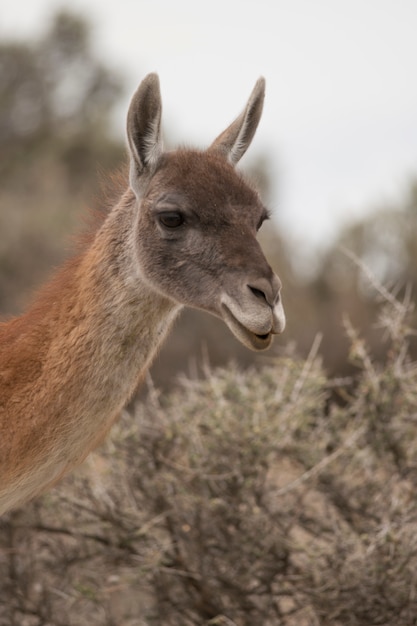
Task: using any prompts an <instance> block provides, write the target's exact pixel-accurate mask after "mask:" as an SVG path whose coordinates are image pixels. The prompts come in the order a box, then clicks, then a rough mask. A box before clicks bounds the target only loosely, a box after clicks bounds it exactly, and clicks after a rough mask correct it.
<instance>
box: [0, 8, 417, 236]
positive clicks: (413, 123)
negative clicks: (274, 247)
mask: <svg viewBox="0 0 417 626" xmlns="http://www.w3.org/2000/svg"><path fill="white" fill-rule="evenodd" d="M61 7H65V8H70V9H71V10H73V11H77V12H80V13H81V14H83V15H86V16H88V17H90V18H91V20H92V23H93V27H94V31H93V34H94V46H95V49H96V50H97V54H98V55H99V56H101V57H102V58H103V59H104V60H105V61H106V62H107V63H110V64H111V65H112V66H113V67H115V68H116V69H117V70H118V71H121V72H122V74H123V75H124V76H125V78H126V83H127V94H126V97H125V99H124V101H123V103H122V105H121V106H120V107H119V109H118V111H117V119H116V122H115V123H116V128H117V129H118V130H119V132H120V133H122V132H124V117H125V114H126V108H127V105H128V100H129V97H130V94H131V93H132V92H133V91H134V89H135V88H136V86H137V84H138V83H139V82H140V80H141V79H142V78H143V76H144V75H145V74H147V73H148V72H150V71H157V72H158V73H159V75H160V79H161V89H162V97H163V103H164V120H165V126H166V128H167V129H168V130H169V135H170V137H171V138H172V139H174V140H175V141H179V142H182V143H187V144H194V145H198V146H204V145H206V144H208V143H210V142H211V141H212V139H213V138H214V137H215V136H216V135H217V134H218V133H219V132H220V131H222V130H223V128H224V127H225V126H226V125H227V124H228V123H229V122H231V121H232V119H233V118H234V117H235V116H236V115H237V114H238V113H239V112H240V110H241V109H242V108H243V106H244V104H245V102H246V99H247V97H248V96H249V93H250V91H251V89H252V86H253V84H254V83H255V81H256V79H257V78H258V76H260V75H263V76H265V78H266V81H267V95H266V102H265V109H264V115H263V118H262V120H261V124H260V127H259V130H258V133H257V135H256V137H255V140H254V143H253V146H252V147H251V148H250V151H249V153H248V155H247V156H245V157H244V160H245V161H246V162H249V160H250V155H252V156H253V157H256V156H257V155H259V154H263V153H265V154H266V155H267V157H268V160H267V167H268V173H269V175H270V177H271V178H272V180H273V181H274V182H275V185H274V190H273V194H272V199H271V204H272V206H271V208H272V210H273V212H274V213H275V215H276V216H277V219H278V223H280V222H281V223H283V224H285V225H286V226H287V227H288V228H289V229H290V232H291V233H292V234H293V235H294V236H295V237H297V238H299V240H300V243H302V244H303V245H305V246H307V247H308V246H309V245H310V244H315V243H316V242H322V241H326V240H328V239H329V237H331V236H332V235H333V234H334V233H335V232H336V230H337V228H338V226H339V225H340V224H341V223H342V222H348V221H349V220H351V219H354V218H355V217H360V216H361V215H365V214H366V212H367V211H368V210H369V209H373V208H375V207H377V206H378V205H381V204H383V203H386V202H390V201H392V202H395V201H397V200H401V198H404V196H405V194H406V191H407V186H408V182H409V181H410V180H411V178H412V177H415V176H417V76H416V75H417V71H416V65H417V36H416V35H417V2H416V0H291V1H290V0H275V1H273V0H210V2H204V3H203V2H201V3H200V2H197V1H196V0H105V2H103V0H89V1H88V2H85V0H84V1H83V0H71V2H70V3H65V2H62V1H59V0H30V1H28V0H13V2H10V1H9V0H7V2H6V0H0V9H1V13H0V15H1V17H0V37H2V38H4V37H5V36H7V37H10V36H12V35H13V36H25V35H34V34H37V33H40V32H42V30H44V29H45V28H46V27H47V25H48V21H49V20H50V16H51V15H52V13H53V12H54V10H55V9H57V8H61ZM242 164H244V161H243V162H242Z"/></svg>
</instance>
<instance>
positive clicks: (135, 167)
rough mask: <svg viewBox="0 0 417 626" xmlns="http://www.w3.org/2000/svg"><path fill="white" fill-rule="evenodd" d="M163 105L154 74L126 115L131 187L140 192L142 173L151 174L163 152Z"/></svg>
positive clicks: (140, 87)
mask: <svg viewBox="0 0 417 626" xmlns="http://www.w3.org/2000/svg"><path fill="white" fill-rule="evenodd" d="M161 113H162V102H161V92H160V89H159V78H158V75H157V74H148V75H147V76H146V78H144V79H143V81H142V82H141V84H140V85H139V87H138V89H137V91H136V92H135V94H134V95H133V98H132V101H131V103H130V106H129V111H128V114H127V140H128V145H129V152H130V185H131V187H132V189H133V191H134V192H135V193H136V194H139V193H140V189H141V181H140V178H141V176H142V175H143V174H145V173H149V172H152V170H153V169H154V167H155V165H156V163H157V161H158V158H159V156H160V155H161V153H162V139H161Z"/></svg>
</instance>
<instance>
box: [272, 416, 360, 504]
mask: <svg viewBox="0 0 417 626" xmlns="http://www.w3.org/2000/svg"><path fill="white" fill-rule="evenodd" d="M364 432H365V427H363V426H361V427H360V428H358V429H357V430H355V431H354V432H353V433H352V434H351V436H350V437H348V439H346V441H345V442H344V443H343V444H342V445H341V446H340V447H339V448H337V450H335V451H334V452H332V453H331V454H329V455H328V456H326V457H324V459H322V460H321V461H319V462H318V463H316V465H314V466H313V467H311V468H310V469H309V470H307V471H305V472H304V473H303V474H301V476H299V477H298V478H296V479H295V480H292V481H291V482H290V483H288V484H287V485H284V486H283V487H281V488H280V489H278V490H277V491H275V495H276V496H283V495H285V494H286V493H288V492H289V491H292V490H293V489H296V488H297V487H299V486H300V485H302V484H303V483H305V482H307V480H309V479H310V478H312V477H313V476H317V475H318V474H320V472H321V471H322V470H323V469H324V468H325V467H327V466H328V465H330V464H331V463H333V461H335V460H336V459H337V458H338V457H339V456H341V455H342V454H343V453H344V452H346V451H347V450H348V449H349V448H351V447H352V446H353V444H355V443H356V442H357V441H358V439H360V437H361V436H362V435H363V433H364Z"/></svg>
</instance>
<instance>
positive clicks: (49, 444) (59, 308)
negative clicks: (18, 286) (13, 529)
mask: <svg viewBox="0 0 417 626" xmlns="http://www.w3.org/2000/svg"><path fill="white" fill-rule="evenodd" d="M136 210H137V209H136V208H135V206H134V202H133V201H132V197H131V194H129V193H127V194H125V196H124V197H123V198H122V200H121V201H120V202H119V204H118V205H117V206H116V207H115V208H114V209H113V210H112V211H111V213H110V214H109V216H108V217H107V219H106V221H105V222H104V223H103V225H102V226H101V228H100V229H99V230H98V232H97V233H96V235H95V237H94V239H93V240H92V242H91V244H90V245H89V246H88V248H87V249H86V250H85V251H84V252H83V253H82V254H81V255H80V256H79V257H78V258H77V259H76V260H73V261H72V262H71V263H69V264H68V266H67V267H66V268H65V269H64V270H63V272H61V274H59V275H58V276H57V278H55V279H54V280H53V281H52V282H51V283H50V285H49V286H47V288H46V289H44V291H43V292H42V294H41V296H40V298H39V300H38V301H37V302H36V303H35V305H34V306H33V307H32V308H31V309H30V310H29V311H28V313H26V314H25V315H24V316H22V317H21V318H18V319H17V320H14V321H12V322H10V323H8V324H4V325H2V326H1V325H0V431H1V432H2V437H1V438H0V514H1V512H2V508H3V510H5V509H6V508H9V506H10V504H12V505H13V504H15V503H18V502H19V501H21V500H23V499H25V498H26V497H27V496H28V495H29V494H30V495H34V494H35V493H36V492H39V491H41V490H42V489H43V488H45V487H47V486H48V485H49V484H51V483H53V482H55V481H56V480H57V479H58V478H59V477H60V476H61V475H62V474H64V473H65V472H66V471H67V470H68V469H69V468H70V467H72V466H74V465H76V464H78V463H79V462H80V461H81V460H82V459H83V458H84V457H85V456H86V454H87V453H88V452H89V451H90V450H91V449H92V448H94V447H95V446H96V445H97V443H99V441H100V440H101V439H102V438H103V437H104V435H105V434H106V432H107V431H108V429H109V428H110V426H111V424H112V423H113V421H114V419H115V418H116V417H117V416H118V414H119V413H120V411H121V409H122V408H123V406H124V405H125V404H126V402H127V400H128V399H129V398H130V396H131V395H132V394H133V392H134V391H135V389H136V387H137V385H138V383H139V381H140V379H141V376H143V374H144V372H145V370H146V369H147V368H148V367H149V365H150V363H151V361H152V359H153V357H154V355H155V353H156V352H157V350H158V347H159V346H160V345H161V343H162V341H163V339H164V337H165V335H166V333H167V331H168V329H169V327H170V325H171V324H172V322H173V320H174V318H175V316H176V315H177V313H178V311H179V309H180V307H179V305H177V304H176V303H174V302H173V301H171V300H169V299H168V298H165V297H164V296H162V295H160V294H159V293H157V292H156V291H154V290H153V289H152V288H151V287H150V286H149V285H147V284H146V282H145V281H144V280H143V279H142V278H141V276H140V272H139V269H138V266H137V261H136V259H135V246H134V240H135V228H134V224H135V213H136ZM25 368H26V369H25Z"/></svg>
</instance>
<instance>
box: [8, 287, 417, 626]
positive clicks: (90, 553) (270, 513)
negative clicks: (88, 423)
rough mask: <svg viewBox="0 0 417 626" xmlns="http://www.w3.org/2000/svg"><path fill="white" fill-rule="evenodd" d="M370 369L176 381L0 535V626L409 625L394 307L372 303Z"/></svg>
mask: <svg viewBox="0 0 417 626" xmlns="http://www.w3.org/2000/svg"><path fill="white" fill-rule="evenodd" d="M382 295H383V297H384V304H383V306H382V308H381V318H380V325H381V329H380V330H381V338H382V339H381V340H383V341H385V361H384V362H383V363H380V362H379V364H378V365H377V364H376V363H375V362H374V361H373V359H372V356H371V355H370V354H369V353H368V351H367V347H366V345H365V343H364V342H363V341H362V340H361V339H360V337H359V335H358V334H357V332H356V331H355V330H354V329H353V328H352V327H351V325H350V324H349V323H348V322H346V328H347V332H348V335H349V338H350V343H351V358H352V360H353V362H355V364H356V366H357V369H356V375H355V376H354V377H353V378H352V379H350V380H343V381H342V380H339V381H337V380H336V381H334V380H329V379H328V378H327V377H326V376H325V374H324V372H323V371H322V368H321V366H320V362H319V359H318V358H317V356H316V355H317V353H318V351H319V342H318V341H317V342H316V343H315V344H314V346H313V348H312V352H311V354H310V356H309V358H308V359H307V360H306V361H301V360H299V359H297V358H296V357H295V356H294V355H286V356H282V357H280V358H278V359H274V360H271V361H270V362H266V365H265V366H264V367H263V368H262V369H261V370H257V371H255V370H248V371H247V372H245V373H243V372H242V371H240V370H239V369H238V368H237V367H235V366H230V367H228V368H227V369H221V370H216V371H211V372H207V376H206V378H205V379H204V380H202V381H191V380H182V381H181V384H179V386H178V389H177V390H176V391H174V392H172V393H169V394H168V395H166V396H162V395H160V394H159V392H158V391H157V390H155V389H153V388H152V387H151V386H150V389H149V394H148V399H147V400H146V401H145V402H143V403H141V404H138V405H137V406H136V407H135V409H134V411H133V415H132V414H128V413H127V412H126V413H125V414H124V415H123V416H122V419H121V420H120V422H119V423H118V424H117V425H116V427H115V428H114V430H113V432H112V437H111V439H110V440H109V441H108V442H107V444H106V446H105V447H104V448H103V449H102V450H101V451H100V452H99V453H98V454H95V455H93V456H92V457H91V459H90V461H89V462H88V463H87V464H86V465H85V466H84V467H83V468H82V469H81V470H80V471H78V472H77V473H76V474H73V475H72V476H71V477H69V478H68V479H67V480H66V481H65V482H64V483H62V484H61V486H60V487H59V488H58V489H56V490H54V491H52V492H50V493H48V494H46V495H45V496H44V497H43V499H42V500H38V501H37V502H35V503H32V504H31V505H30V506H28V507H26V508H25V509H22V510H20V511H17V512H14V513H12V514H10V515H8V516H6V517H5V518H3V520H2V521H1V525H0V625H1V626H3V625H4V626H6V624H7V626H9V625H16V626H17V625H19V626H25V625H26V626H41V625H45V626H46V625H48V626H52V625H53V626H61V625H62V626H64V625H65V626H67V625H69V626H76V625H77V626H86V625H87V624H88V626H93V625H94V624H100V625H103V624H104V625H117V626H133V625H136V626H151V625H154V624H155V625H156V624H163V625H167V626H187V625H189V626H195V625H200V624H201V625H209V624H211V625H215V624H216V625H223V626H233V625H235V626H249V625H250V626H253V624H262V625H265V626H268V625H271V626H272V625H274V626H275V625H284V626H295V625H298V626H303V625H305V626H310V625H311V626H313V625H320V626H325V625H332V626H338V625H343V626H345V625H346V626H350V625H352V626H353V625H355V626H357V625H358V626H369V625H371V624H372V625H376V624H381V625H383V624H384V625H387V626H388V625H393V624H395V625H396V626H408V625H411V624H416V623H417V621H416V619H417V618H416V616H417V595H416V589H417V539H416V537H417V533H416V516H417V504H416V498H415V492H416V483H417V472H416V469H417V438H416V437H415V430H416V428H415V426H416V419H417V411H416V407H417V370H416V366H415V364H414V363H412V362H411V361H410V359H409V358H408V352H407V342H408V341H409V338H410V336H411V334H412V331H411V330H410V329H409V328H408V327H407V314H408V312H409V310H410V302H409V298H408V299H407V298H406V299H405V301H404V302H402V303H401V302H398V301H397V300H395V299H394V298H392V296H391V295H390V294H386V293H385V292H382Z"/></svg>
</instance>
